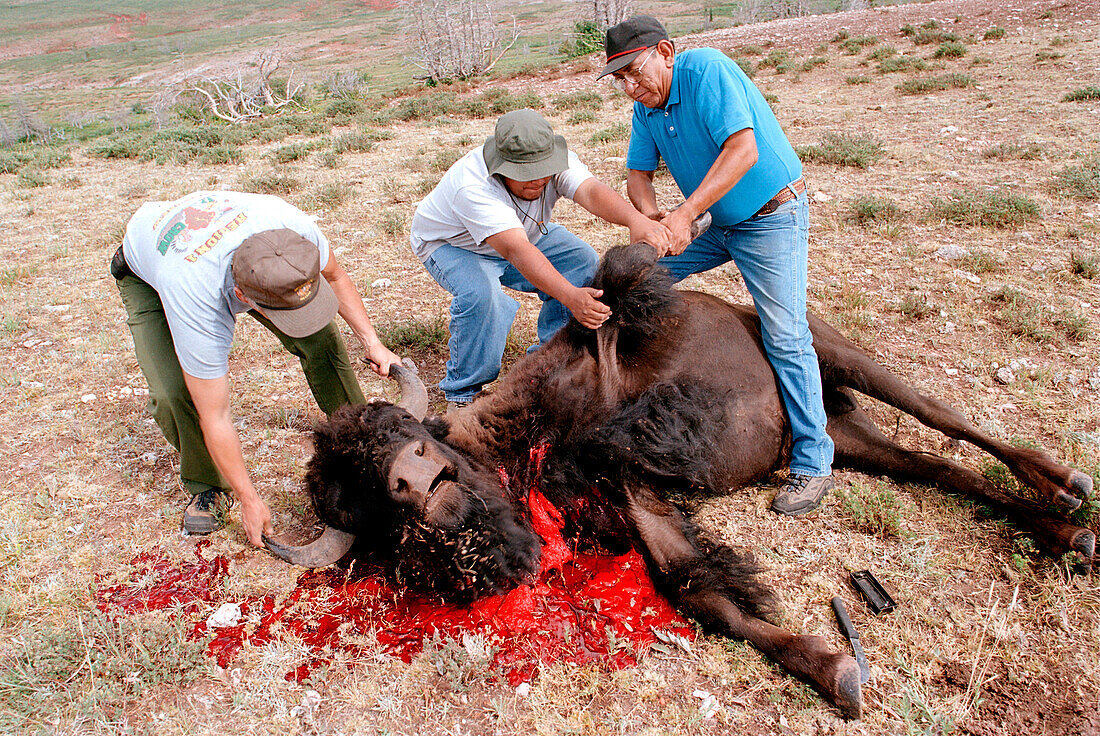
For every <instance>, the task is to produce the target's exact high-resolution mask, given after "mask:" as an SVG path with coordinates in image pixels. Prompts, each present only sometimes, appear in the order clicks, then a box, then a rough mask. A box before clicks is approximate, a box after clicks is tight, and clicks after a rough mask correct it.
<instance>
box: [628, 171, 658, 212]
mask: <svg viewBox="0 0 1100 736" xmlns="http://www.w3.org/2000/svg"><path fill="white" fill-rule="evenodd" d="M626 196H628V197H630V203H631V204H633V205H634V207H635V209H637V210H638V211H639V212H641V213H642V214H643V215H645V216H646V217H650V218H655V217H657V215H659V214H660V211H661V210H660V208H659V207H658V206H657V191H656V190H655V189H654V188H653V172H652V171H638V170H636V169H628V170H627V174H626Z"/></svg>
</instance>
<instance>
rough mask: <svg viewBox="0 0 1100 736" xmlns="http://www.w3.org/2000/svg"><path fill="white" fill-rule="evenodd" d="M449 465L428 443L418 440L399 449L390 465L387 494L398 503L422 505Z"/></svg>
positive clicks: (446, 471) (448, 468)
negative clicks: (388, 490) (389, 493)
mask: <svg viewBox="0 0 1100 736" xmlns="http://www.w3.org/2000/svg"><path fill="white" fill-rule="evenodd" d="M449 471H450V463H448V462H447V459H446V458H444V457H443V455H442V454H441V453H440V452H439V451H438V450H437V449H435V448H434V447H432V446H431V445H430V444H428V443H425V442H423V441H421V440H417V441H415V442H410V443H409V444H407V445H405V446H404V447H402V448H401V449H400V450H399V451H398V453H397V456H396V457H395V458H394V461H393V465H391V466H390V473H389V478H388V482H389V487H390V492H391V493H393V494H394V496H395V497H396V498H397V499H398V500H403V501H411V502H414V503H423V502H424V500H425V499H427V497H428V494H429V493H430V492H431V490H432V486H433V485H434V484H435V483H436V481H437V480H438V479H439V477H440V476H441V475H443V474H444V473H448V472H449Z"/></svg>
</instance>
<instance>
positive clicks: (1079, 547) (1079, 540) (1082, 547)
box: [1070, 529, 1096, 560]
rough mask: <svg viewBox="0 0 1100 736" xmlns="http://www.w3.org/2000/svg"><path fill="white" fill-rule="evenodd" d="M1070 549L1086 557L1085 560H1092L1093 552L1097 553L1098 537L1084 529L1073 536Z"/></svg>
mask: <svg viewBox="0 0 1100 736" xmlns="http://www.w3.org/2000/svg"><path fill="white" fill-rule="evenodd" d="M1070 547H1072V548H1073V549H1074V550H1075V551H1077V552H1080V553H1081V554H1082V555H1084V556H1085V559H1087V560H1091V559H1092V554H1093V552H1095V551H1096V535H1095V534H1093V533H1092V531H1090V530H1088V529H1082V530H1081V531H1079V532H1077V533H1076V534H1074V535H1073V541H1071V542H1070Z"/></svg>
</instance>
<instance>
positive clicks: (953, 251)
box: [935, 245, 966, 261]
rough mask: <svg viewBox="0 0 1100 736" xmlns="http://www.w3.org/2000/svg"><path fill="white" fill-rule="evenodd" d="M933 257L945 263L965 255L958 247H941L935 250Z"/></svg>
mask: <svg viewBox="0 0 1100 736" xmlns="http://www.w3.org/2000/svg"><path fill="white" fill-rule="evenodd" d="M935 255H936V258H942V259H943V260H945V261H954V260H958V259H959V258H962V257H963V256H964V255H966V251H965V250H964V249H963V248H962V247H960V246H958V245H941V246H940V247H939V248H937V249H936V254H935Z"/></svg>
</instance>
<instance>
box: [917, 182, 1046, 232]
mask: <svg viewBox="0 0 1100 736" xmlns="http://www.w3.org/2000/svg"><path fill="white" fill-rule="evenodd" d="M1039 214H1040V212H1039V205H1038V204H1036V203H1035V202H1033V201H1032V200H1030V199H1028V198H1027V197H1023V196H1021V195H1018V194H1013V193H1011V192H1004V191H1000V190H997V191H992V192H989V191H986V192H978V193H975V192H962V193H959V194H953V195H951V196H949V197H947V198H945V199H941V198H939V197H936V198H933V200H932V202H931V204H930V205H929V210H928V216H929V218H930V219H934V220H946V221H947V222H950V223H954V224H955V225H964V226H980V227H992V228H1008V227H1018V226H1020V225H1023V224H1025V223H1027V222H1030V221H1031V220H1034V219H1036V218H1038V217H1039Z"/></svg>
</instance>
